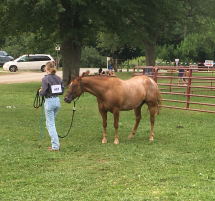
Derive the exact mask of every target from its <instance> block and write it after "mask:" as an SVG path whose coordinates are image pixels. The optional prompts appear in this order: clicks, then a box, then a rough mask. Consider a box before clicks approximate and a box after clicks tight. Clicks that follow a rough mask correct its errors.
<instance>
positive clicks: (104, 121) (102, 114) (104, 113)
mask: <svg viewBox="0 0 215 201" xmlns="http://www.w3.org/2000/svg"><path fill="white" fill-rule="evenodd" d="M99 112H100V114H101V116H102V120H103V130H104V133H103V139H102V143H107V132H106V128H107V111H104V110H102V109H100V108H99Z"/></svg>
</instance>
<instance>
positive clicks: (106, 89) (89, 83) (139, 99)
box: [64, 75, 162, 144]
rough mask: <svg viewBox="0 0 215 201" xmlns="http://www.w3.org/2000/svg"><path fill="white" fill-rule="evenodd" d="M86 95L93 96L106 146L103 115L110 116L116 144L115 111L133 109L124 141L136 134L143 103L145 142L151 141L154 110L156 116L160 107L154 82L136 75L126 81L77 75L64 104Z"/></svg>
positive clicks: (157, 90)
mask: <svg viewBox="0 0 215 201" xmlns="http://www.w3.org/2000/svg"><path fill="white" fill-rule="evenodd" d="M84 92H89V93H91V94H92V95H94V96H96V97H97V102H98V108H99V112H100V114H101V116H102V119H103V129H104V133H103V140H102V143H107V133H106V127H107V112H111V113H113V116H114V128H115V140H114V143H115V144H118V143H119V140H118V121H119V112H120V111H127V110H132V109H133V110H134V113H135V116H136V123H135V125H134V128H133V130H132V132H131V134H130V135H129V136H128V138H132V137H133V136H134V134H135V133H136V130H137V127H138V124H139V122H140V119H141V107H142V106H143V104H145V103H146V104H147V105H148V108H149V112H150V121H151V132H150V138H149V140H150V141H152V140H153V136H154V133H153V127H154V121H155V113H156V109H158V110H157V112H158V113H159V106H160V105H161V104H162V97H161V94H160V91H159V89H158V86H157V84H156V83H155V81H154V80H153V79H151V78H149V77H147V76H144V75H142V76H136V77H132V78H131V79H129V80H125V81H124V80H121V79H119V78H116V77H110V76H79V77H76V78H74V77H73V81H72V82H71V83H70V85H69V88H68V91H67V93H66V95H65V97H64V101H65V102H67V103H71V101H73V100H74V99H75V98H77V97H79V96H80V95H81V94H82V93H84Z"/></svg>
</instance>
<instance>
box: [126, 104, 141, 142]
mask: <svg viewBox="0 0 215 201" xmlns="http://www.w3.org/2000/svg"><path fill="white" fill-rule="evenodd" d="M141 107H142V105H140V106H139V107H138V108H136V109H134V113H135V116H136V122H135V125H134V128H133V130H132V131H131V134H130V135H129V136H128V138H132V137H133V136H134V134H135V133H136V130H137V127H138V125H139V123H140V120H141Z"/></svg>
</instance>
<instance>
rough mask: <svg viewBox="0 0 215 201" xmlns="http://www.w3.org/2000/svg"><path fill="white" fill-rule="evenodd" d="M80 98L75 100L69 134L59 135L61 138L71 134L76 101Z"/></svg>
mask: <svg viewBox="0 0 215 201" xmlns="http://www.w3.org/2000/svg"><path fill="white" fill-rule="evenodd" d="M79 98H80V96H79V97H78V98H77V99H76V100H75V101H74V106H73V112H72V120H71V123H70V127H69V130H68V132H67V134H66V135H64V136H60V135H58V137H59V138H65V137H66V136H67V135H68V134H69V132H70V129H71V128H72V123H73V118H74V114H75V103H76V101H77V100H78V99H79Z"/></svg>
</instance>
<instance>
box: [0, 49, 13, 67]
mask: <svg viewBox="0 0 215 201" xmlns="http://www.w3.org/2000/svg"><path fill="white" fill-rule="evenodd" d="M12 60H14V58H13V57H12V56H10V55H9V54H8V53H7V52H5V51H0V65H3V64H4V63H6V62H7V61H12Z"/></svg>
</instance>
